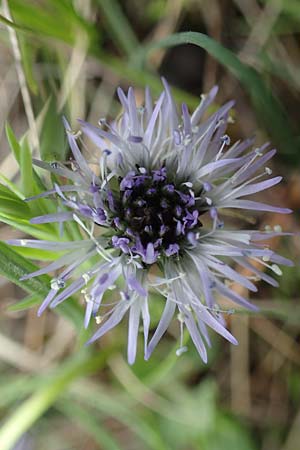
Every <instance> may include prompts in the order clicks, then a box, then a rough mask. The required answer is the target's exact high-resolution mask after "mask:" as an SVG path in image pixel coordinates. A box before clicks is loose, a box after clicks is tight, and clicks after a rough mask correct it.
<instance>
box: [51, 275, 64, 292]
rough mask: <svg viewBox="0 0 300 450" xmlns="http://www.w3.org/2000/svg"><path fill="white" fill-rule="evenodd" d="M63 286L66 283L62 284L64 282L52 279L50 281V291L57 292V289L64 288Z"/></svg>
mask: <svg viewBox="0 0 300 450" xmlns="http://www.w3.org/2000/svg"><path fill="white" fill-rule="evenodd" d="M65 285H66V283H65V282H64V280H61V279H59V278H52V280H51V281H50V286H51V289H53V290H54V291H59V289H61V288H64V287H65Z"/></svg>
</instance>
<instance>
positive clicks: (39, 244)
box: [6, 239, 91, 251]
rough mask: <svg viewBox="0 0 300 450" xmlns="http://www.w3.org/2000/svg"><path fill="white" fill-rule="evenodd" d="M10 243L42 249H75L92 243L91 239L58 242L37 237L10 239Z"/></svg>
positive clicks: (8, 241)
mask: <svg viewBox="0 0 300 450" xmlns="http://www.w3.org/2000/svg"><path fill="white" fill-rule="evenodd" d="M6 243H7V244H9V245H15V246H17V247H28V248H40V249H41V250H54V251H64V250H75V249H77V248H82V247H88V246H90V245H91V241H90V240H82V241H74V242H57V241H40V240H37V239H36V240H35V239H9V240H7V241H6Z"/></svg>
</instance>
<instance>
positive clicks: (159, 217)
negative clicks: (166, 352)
mask: <svg viewBox="0 0 300 450" xmlns="http://www.w3.org/2000/svg"><path fill="white" fill-rule="evenodd" d="M163 83H164V91H163V92H162V94H161V95H160V97H159V99H158V100H157V102H156V104H155V105H153V102H152V98H151V95H150V93H149V90H148V89H146V92H145V106H144V107H140V108H138V107H137V105H136V101H135V96H134V91H133V89H132V88H130V89H129V91H128V95H127V96H126V95H125V94H124V92H123V91H122V90H121V89H119V90H118V94H119V98H120V102H121V104H122V107H123V113H122V115H121V117H120V119H119V120H118V121H115V122H113V123H112V124H109V123H107V122H106V121H105V120H102V121H100V126H97V127H96V126H93V125H90V124H89V123H86V122H82V121H80V123H81V130H82V132H83V133H84V134H85V135H86V136H88V137H89V138H90V139H91V140H92V142H93V143H94V144H95V145H96V147H97V149H98V150H99V152H98V153H95V157H94V158H93V161H91V162H92V163H93V165H91V164H90V163H89V162H87V161H86V160H85V158H84V157H83V155H82V153H81V152H80V149H79V147H78V142H79V141H80V134H74V133H73V132H72V131H71V129H70V126H69V124H68V123H67V121H66V120H64V123H65V128H66V132H67V135H68V140H69V144H70V147H71V150H72V154H73V163H72V169H70V168H68V167H67V166H66V165H64V164H62V163H59V162H55V163H52V164H47V163H45V162H42V161H35V164H36V165H37V166H39V167H42V168H44V169H46V170H48V171H50V172H52V173H54V174H56V175H58V176H62V177H64V178H67V179H69V180H70V184H65V185H58V184H55V185H54V187H53V189H51V190H50V191H48V192H46V193H43V194H40V195H39V196H37V197H40V196H47V195H55V196H56V197H57V198H58V199H59V201H60V203H61V205H62V206H61V210H60V211H59V212H57V213H56V214H48V215H45V216H40V217H35V218H34V219H32V223H35V224H40V223H47V222H59V223H63V222H65V221H76V222H77V224H78V225H79V227H80V228H81V230H82V232H83V234H84V236H85V238H84V239H82V240H75V241H72V242H60V243H55V242H46V241H37V240H21V241H16V240H14V241H10V243H12V244H14V245H25V246H27V247H35V248H41V249H51V250H53V249H54V250H55V249H57V250H61V251H64V252H65V253H64V255H63V256H62V257H60V258H59V259H57V260H56V261H54V262H52V263H51V264H50V265H48V266H47V267H45V268H43V269H40V270H38V271H36V272H34V273H32V274H30V275H27V276H26V277H24V279H28V278H30V277H34V276H37V275H40V274H43V273H47V272H53V271H59V275H58V276H56V277H55V278H53V279H52V281H51V286H50V290H49V294H48V295H47V297H46V298H45V300H44V301H43V303H42V305H41V307H40V309H39V314H41V313H42V312H43V311H44V310H45V308H46V307H47V306H49V305H50V307H51V308H54V307H55V306H57V305H58V304H60V303H61V302H63V301H65V300H67V299H68V298H69V297H70V296H71V295H73V294H75V293H76V292H81V294H82V295H83V297H84V299H85V301H86V312H85V320H84V323H85V326H86V327H87V326H88V324H89V322H90V319H91V317H92V316H94V317H95V318H96V321H97V323H98V324H100V327H99V329H98V330H97V332H96V333H95V334H94V336H93V337H92V338H91V339H90V341H89V342H93V341H95V340H96V339H98V338H100V337H101V336H103V334H104V333H106V332H107V331H108V330H110V329H111V328H113V327H114V326H116V325H117V324H118V323H119V322H120V321H121V320H122V318H123V317H124V315H125V314H126V313H127V312H128V313H129V328H128V330H129V331H128V361H129V363H133V362H134V360H135V356H136V348H137V336H138V330H139V324H140V320H142V323H143V330H144V343H145V346H144V347H145V348H144V352H145V358H146V359H148V358H149V357H150V355H151V353H152V351H153V350H154V348H155V346H156V345H157V343H158V342H159V340H160V339H161V337H162V336H163V334H164V333H165V331H166V330H167V328H168V326H169V324H170V322H171V320H172V318H173V317H174V315H175V313H176V312H177V318H178V320H179V322H180V328H181V331H182V329H183V327H184V326H186V328H187V329H188V331H189V333H190V336H191V338H192V340H193V342H194V344H195V346H196V348H197V350H198V352H199V354H200V356H201V358H202V359H203V360H204V361H206V360H207V352H206V346H207V345H210V339H209V335H208V332H207V327H209V328H212V329H214V330H215V331H216V332H217V333H219V334H220V335H222V336H223V337H225V338H226V339H227V340H229V341H230V342H232V343H233V344H236V343H237V342H236V340H235V338H234V337H233V336H232V335H231V334H230V333H229V331H227V330H226V327H225V325H226V324H225V320H224V319H223V317H222V315H221V313H220V310H219V308H218V305H217V301H216V298H217V296H218V295H222V296H225V297H227V298H228V299H230V300H231V301H232V302H234V303H237V304H239V305H242V306H244V307H246V308H249V309H255V307H254V306H253V305H252V304H251V303H249V302H248V301H247V300H246V299H245V298H243V297H242V296H240V295H239V294H238V293H236V292H234V291H233V290H232V289H231V288H230V285H229V283H228V281H229V282H236V283H239V284H241V285H242V286H244V287H246V288H248V289H250V290H252V291H256V290H257V288H256V286H255V284H254V283H253V281H252V280H251V279H250V278H251V277H249V278H248V277H246V276H244V275H242V274H241V273H239V272H238V271H237V270H235V269H234V268H232V267H231V266H232V263H234V264H237V265H240V266H242V267H245V268H247V269H248V270H250V272H252V273H253V275H254V276H255V277H256V278H257V279H263V280H265V281H266V282H267V283H270V284H271V285H273V286H277V281H276V280H275V279H273V278H272V277H271V276H270V275H268V274H266V273H265V272H264V270H263V266H267V267H268V268H269V269H270V270H271V271H273V272H274V273H275V274H280V269H279V266H278V264H287V265H290V264H291V263H290V261H289V260H287V259H285V258H283V257H281V256H279V255H277V254H275V253H274V252H273V251H272V250H270V249H269V248H268V247H266V246H265V245H261V243H260V241H262V240H265V239H266V238H267V237H272V236H274V235H278V234H280V232H279V233H278V232H274V233H268V234H266V233H264V232H256V231H249V230H242V231H241V230H228V229H226V228H225V227H224V222H223V217H226V216H223V214H222V212H223V211H224V210H225V209H226V208H230V209H231V208H235V209H240V210H244V209H245V210H256V211H259V210H260V211H275V212H278V213H288V212H290V210H288V209H285V208H279V207H275V206H270V205H267V204H264V203H259V202H256V201H253V200H248V199H244V197H248V196H249V195H252V194H255V193H257V192H260V191H263V190H265V189H267V188H270V187H272V186H274V185H276V184H277V183H279V182H280V181H281V177H273V178H270V175H271V170H270V169H269V168H268V167H266V163H267V161H268V160H269V159H270V158H271V157H272V156H273V155H274V153H275V151H274V150H267V145H263V146H262V147H260V148H258V149H257V148H256V149H252V148H251V147H252V144H253V141H252V140H251V139H249V140H246V141H242V142H236V143H234V144H233V145H231V144H230V139H229V137H228V135H227V134H226V128H227V124H228V118H229V112H230V109H231V107H232V105H233V103H232V102H229V103H226V104H225V105H224V106H222V107H221V108H220V109H219V110H217V111H216V112H215V113H213V114H212V115H210V116H209V117H208V118H205V117H206V116H207V108H208V107H209V105H210V104H211V103H212V101H213V100H214V98H215V96H216V94H217V88H216V87H214V88H213V89H212V90H211V91H210V92H209V94H208V95H206V96H203V97H202V100H201V102H200V104H199V106H198V108H197V109H196V110H195V111H194V112H193V114H192V115H190V113H189V111H188V108H187V106H186V105H185V104H183V105H182V108H181V113H178V111H177V109H176V107H175V103H174V100H173V97H172V95H171V92H170V89H169V86H168V84H167V83H166V81H165V80H163ZM98 150H97V151H98ZM95 161H96V163H97V164H96V169H94V168H95ZM35 198H36V197H33V198H31V199H28V200H34V199H35ZM258 262H259V263H260V264H261V266H262V269H259V268H258V267H257V263H258ZM252 278H253V277H252ZM108 289H110V290H113V291H115V295H114V298H115V299H116V301H115V302H114V303H113V304H111V303H110V302H109V301H107V300H106V299H104V294H105V292H106V291H107V290H108ZM150 290H156V291H158V292H159V293H161V294H162V296H163V298H164V303H165V305H164V311H163V313H162V316H161V319H160V321H159V324H158V326H157V328H156V330H155V332H154V334H153V336H152V338H151V339H150V342H148V333H149V327H150V313H149V303H150V302H151V301H152V300H151V297H149V291H150ZM150 306H151V305H150ZM150 310H151V308H150ZM102 311H103V312H102ZM184 350H185V348H183V347H181V348H180V349H179V351H178V354H180V353H181V352H182V351H184Z"/></svg>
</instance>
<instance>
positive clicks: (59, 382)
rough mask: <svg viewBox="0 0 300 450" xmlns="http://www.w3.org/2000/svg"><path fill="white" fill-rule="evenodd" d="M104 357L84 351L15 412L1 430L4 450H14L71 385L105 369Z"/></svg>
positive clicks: (100, 354)
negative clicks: (25, 434)
mask: <svg viewBox="0 0 300 450" xmlns="http://www.w3.org/2000/svg"><path fill="white" fill-rule="evenodd" d="M105 359H106V354H105V353H103V352H102V353H97V354H96V355H91V356H90V355H89V354H88V353H87V351H86V349H84V351H81V352H80V353H79V354H76V356H75V357H73V358H72V359H71V360H69V361H68V363H66V364H65V365H64V366H63V367H61V368H60V369H59V370H58V371H57V372H56V373H55V374H54V375H53V376H52V377H51V378H50V379H49V377H45V383H44V385H43V386H41V387H39V388H38V389H37V390H36V392H34V393H33V395H32V396H31V397H30V398H29V399H28V400H25V401H24V402H23V403H22V404H21V406H19V408H17V409H15V410H14V412H13V413H12V415H11V416H10V417H9V418H8V419H7V421H6V422H5V423H4V424H2V428H1V430H0V448H1V450H11V449H12V448H13V447H14V444H15V443H16V442H17V441H18V440H19V439H20V437H21V436H22V435H23V434H24V433H25V432H26V431H27V430H28V429H29V428H30V427H31V426H32V425H33V424H34V423H35V422H36V421H37V420H38V419H39V418H40V417H41V416H42V415H43V414H44V413H45V412H46V411H47V410H48V409H49V408H50V407H51V406H52V405H53V404H54V403H55V401H56V399H57V398H58V397H59V396H60V395H62V393H64V391H65V390H66V389H67V388H68V387H69V386H70V385H71V383H72V382H73V381H74V380H76V379H78V378H79V377H81V376H83V375H88V374H90V373H93V372H94V371H95V370H99V368H100V367H101V366H103V364H104V362H105Z"/></svg>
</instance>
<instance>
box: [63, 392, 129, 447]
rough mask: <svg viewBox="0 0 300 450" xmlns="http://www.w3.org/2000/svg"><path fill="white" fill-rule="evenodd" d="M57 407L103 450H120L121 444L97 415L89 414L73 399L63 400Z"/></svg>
mask: <svg viewBox="0 0 300 450" xmlns="http://www.w3.org/2000/svg"><path fill="white" fill-rule="evenodd" d="M56 407H57V408H58V409H59V410H60V411H61V412H62V413H63V414H64V415H66V416H67V417H69V418H70V419H71V420H73V421H74V422H76V423H77V424H78V426H79V427H80V428H82V429H83V430H85V431H86V432H87V433H89V434H90V435H91V436H92V437H93V438H94V440H95V442H97V444H99V445H100V446H101V449H103V450H120V446H119V444H118V443H117V442H116V441H115V439H114V438H113V436H112V434H111V433H109V431H108V430H106V429H105V427H104V426H103V425H102V424H101V422H100V420H99V419H98V418H95V415H94V414H92V413H89V412H87V410H86V409H84V408H82V407H81V406H79V405H78V404H76V403H75V402H74V401H72V400H71V399H70V400H69V399H68V400H63V401H61V402H58V404H56Z"/></svg>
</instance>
